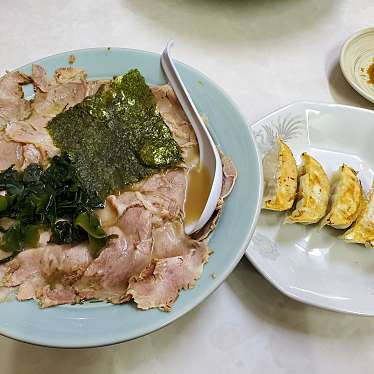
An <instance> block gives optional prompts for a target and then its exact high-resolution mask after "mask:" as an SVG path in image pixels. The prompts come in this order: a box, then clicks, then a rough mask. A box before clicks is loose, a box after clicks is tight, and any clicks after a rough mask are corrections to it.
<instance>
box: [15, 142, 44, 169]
mask: <svg viewBox="0 0 374 374" xmlns="http://www.w3.org/2000/svg"><path fill="white" fill-rule="evenodd" d="M8 144H9V143H8ZM15 144H16V143H15ZM21 147H22V164H21V167H20V169H21V170H24V169H26V167H27V166H28V165H30V164H33V163H34V164H40V163H41V161H42V155H41V153H40V152H39V150H38V149H37V148H36V147H35V145H34V144H25V145H23V146H21Z"/></svg>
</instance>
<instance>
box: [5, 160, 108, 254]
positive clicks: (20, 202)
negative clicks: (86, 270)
mask: <svg viewBox="0 0 374 374" xmlns="http://www.w3.org/2000/svg"><path fill="white" fill-rule="evenodd" d="M0 190H1V191H6V194H5V195H4V196H0V217H8V218H12V219H14V220H15V221H14V223H13V224H12V225H11V227H10V228H9V229H8V230H3V229H2V230H1V231H3V235H2V242H1V248H2V249H3V250H5V251H8V252H13V253H17V252H20V251H22V250H23V249H24V248H31V247H36V246H37V245H38V242H39V233H40V231H41V230H48V229H50V230H51V231H52V237H51V242H52V243H56V244H65V243H75V242H81V241H85V240H89V242H90V247H91V248H92V250H93V252H94V255H97V254H98V253H99V251H100V249H101V248H102V247H103V246H104V245H105V244H106V241H107V240H108V237H107V235H106V234H105V232H104V230H103V229H102V228H101V226H100V222H99V220H98V218H97V217H96V215H95V213H94V211H93V210H94V209H96V208H103V207H104V203H103V201H102V200H101V199H100V198H99V196H98V195H97V193H94V192H91V191H87V190H86V189H85V188H84V187H83V186H82V184H81V182H80V179H79V178H78V176H77V174H76V170H75V168H74V167H73V165H72V163H71V160H70V158H69V157H68V156H67V155H66V154H63V155H62V156H55V157H54V158H53V159H52V160H51V164H50V166H49V167H48V168H47V169H46V170H43V169H42V168H41V167H40V166H39V165H37V164H30V165H29V166H28V167H27V168H26V169H25V170H24V171H16V170H15V169H14V168H13V167H10V168H8V169H6V170H4V171H3V172H1V173H0ZM8 259H9V258H8Z"/></svg>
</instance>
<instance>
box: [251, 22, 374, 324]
mask: <svg viewBox="0 0 374 374" xmlns="http://www.w3.org/2000/svg"><path fill="white" fill-rule="evenodd" d="M372 29H373V31H374V27H373V28H372ZM306 105H312V106H317V107H324V108H326V107H338V108H344V109H349V110H354V111H359V112H366V113H370V115H373V117H374V110H371V109H366V108H360V107H355V106H352V105H346V104H337V103H327V102H319V101H312V100H297V101H293V102H291V103H290V104H287V105H284V106H282V107H280V108H278V109H276V110H273V111H272V112H270V113H269V114H267V115H266V116H264V117H262V118H260V119H258V120H256V121H255V122H254V123H252V124H251V125H250V126H251V127H252V128H255V127H256V125H258V124H259V123H260V122H262V121H264V120H266V119H267V118H269V117H272V116H274V115H276V114H277V113H279V112H282V111H284V110H287V109H289V108H292V107H298V106H306ZM245 256H246V257H247V259H248V260H249V261H250V263H251V264H252V265H253V266H254V267H255V269H256V270H257V271H258V272H259V273H260V274H261V275H262V276H263V277H264V278H265V279H266V280H267V281H268V282H269V283H270V284H271V285H272V286H274V287H275V288H276V289H277V290H278V291H280V292H281V293H283V294H284V295H286V296H287V297H289V298H290V299H292V300H296V301H298V302H300V303H303V304H306V305H310V306H313V307H317V308H319V309H325V310H329V311H332V312H336V313H343V314H350V315H355V316H360V317H373V316H374V310H373V311H372V312H371V313H369V312H360V311H354V310H350V309H349V308H334V307H332V306H326V305H323V303H320V302H318V301H316V302H313V301H310V300H308V299H303V298H302V297H301V296H299V295H297V294H296V293H293V292H291V291H289V290H288V289H286V288H285V287H283V286H282V285H280V284H278V283H277V282H276V281H275V280H274V279H273V278H272V276H271V275H270V274H269V272H267V271H266V270H265V269H262V268H261V266H260V265H259V264H258V263H257V262H256V261H255V260H254V259H253V258H252V256H251V253H250V249H249V246H248V247H247V249H246V251H245Z"/></svg>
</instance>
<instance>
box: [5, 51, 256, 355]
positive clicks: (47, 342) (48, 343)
mask: <svg viewBox="0 0 374 374" xmlns="http://www.w3.org/2000/svg"><path fill="white" fill-rule="evenodd" d="M105 50H108V51H110V50H112V51H118V52H127V53H141V54H144V55H150V56H154V57H156V56H157V57H160V56H161V54H160V53H157V52H152V51H147V50H142V49H135V48H122V47H91V48H79V49H74V50H67V51H63V52H58V53H55V54H50V55H47V56H44V57H41V58H37V59H34V60H33V61H30V62H28V63H26V64H24V65H22V66H20V67H16V68H13V69H12V70H11V71H16V70H25V69H26V68H28V67H30V66H31V65H32V64H34V63H43V61H45V60H48V59H49V58H54V57H60V56H64V55H67V54H74V53H85V52H94V51H98V52H99V51H105ZM174 61H175V62H176V64H177V66H178V65H182V66H184V67H185V68H187V69H189V70H191V71H193V72H196V73H198V74H199V75H200V76H202V77H204V79H206V80H207V81H208V82H209V83H210V84H211V85H212V86H213V87H214V89H215V90H217V91H218V92H219V93H221V94H222V96H223V97H224V98H225V100H227V102H228V103H229V104H230V105H231V106H232V108H233V109H234V110H235V111H236V112H237V114H238V116H239V118H240V119H241V121H242V123H243V124H246V126H243V130H245V131H248V137H249V140H250V141H252V143H253V145H254V153H255V155H256V159H255V160H254V162H256V163H257V165H258V169H259V176H258V177H259V187H258V194H257V204H256V208H255V209H254V219H253V220H252V223H251V225H250V227H249V228H248V229H247V233H246V235H245V237H243V239H242V245H241V247H240V248H239V249H238V250H237V254H236V256H235V257H234V258H233V259H232V261H231V264H230V266H228V267H227V268H226V269H225V271H223V272H221V273H220V274H219V275H217V277H216V279H215V280H216V282H214V283H211V285H210V286H207V287H205V289H204V291H202V292H201V294H200V295H199V296H197V297H196V298H195V299H194V301H193V303H192V304H191V307H186V308H185V309H183V310H181V311H178V312H174V313H175V315H173V316H172V317H171V318H170V319H168V320H166V321H164V322H162V323H161V324H158V323H153V325H152V326H150V327H149V328H148V329H146V330H144V331H143V332H142V333H136V332H134V333H133V334H131V335H128V337H126V338H107V339H100V338H96V339H94V340H93V341H86V342H85V343H84V344H75V343H74V342H69V344H65V343H61V344H60V343H58V342H56V340H55V339H51V338H48V339H40V337H35V336H34V337H30V336H24V335H22V334H18V333H12V332H11V331H9V329H5V330H6V331H5V332H4V326H1V325H0V335H2V336H6V337H9V338H12V339H15V340H17V341H20V342H24V343H29V344H34V345H38V346H44V347H54V348H66V349H69V348H75V349H78V348H94V347H102V346H108V345H113V344H119V343H122V342H126V341H131V340H134V339H137V338H140V337H142V336H145V335H148V334H150V333H152V332H155V331H158V330H160V329H162V328H164V327H166V326H167V325H169V324H171V323H172V322H175V321H176V320H177V319H179V318H180V317H182V316H184V315H185V314H187V313H188V312H190V311H192V310H193V309H195V308H196V307H197V306H198V305H200V304H201V303H202V302H203V301H204V300H206V299H207V298H208V297H209V296H210V295H211V294H212V293H213V292H215V291H216V290H217V288H218V287H219V286H220V285H221V284H222V283H223V282H224V281H225V280H226V278H227V277H228V276H229V275H230V274H231V272H232V271H233V270H234V269H235V267H236V266H237V264H238V263H239V261H240V260H241V258H242V257H243V256H244V254H245V251H246V248H247V247H248V245H249V242H250V240H251V238H252V236H253V234H254V232H255V228H256V226H257V222H258V218H259V215H260V212H261V200H262V195H263V175H262V166H261V165H262V161H261V156H260V152H259V149H258V146H257V143H256V140H255V137H254V134H253V132H252V129H251V126H249V125H248V120H247V118H246V117H245V116H244V115H243V113H242V111H241V110H240V108H239V105H238V104H236V102H235V101H234V100H233V99H232V98H231V96H230V95H229V94H228V93H226V91H225V90H224V89H223V88H221V87H220V86H219V85H218V84H217V83H215V81H214V80H212V79H211V78H209V76H208V75H206V74H205V73H204V72H201V71H200V70H198V69H196V68H194V67H193V66H191V65H188V64H186V63H184V62H181V61H179V60H177V59H175V60H174ZM139 312H142V311H139ZM156 325H157V327H155V326H156Z"/></svg>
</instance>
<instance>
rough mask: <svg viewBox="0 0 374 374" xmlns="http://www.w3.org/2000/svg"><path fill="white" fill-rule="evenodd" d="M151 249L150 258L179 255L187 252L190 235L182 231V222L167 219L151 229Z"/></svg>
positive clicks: (189, 244) (189, 245)
mask: <svg viewBox="0 0 374 374" xmlns="http://www.w3.org/2000/svg"><path fill="white" fill-rule="evenodd" d="M152 238H153V250H152V258H153V259H161V258H166V257H175V256H181V255H184V254H186V253H188V252H189V250H190V249H191V243H192V242H193V241H192V239H191V238H190V237H188V236H187V235H186V234H185V233H184V229H183V224H182V223H181V222H180V221H173V222H170V221H167V222H164V223H163V224H162V225H161V226H159V227H156V228H154V229H153V230H152Z"/></svg>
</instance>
